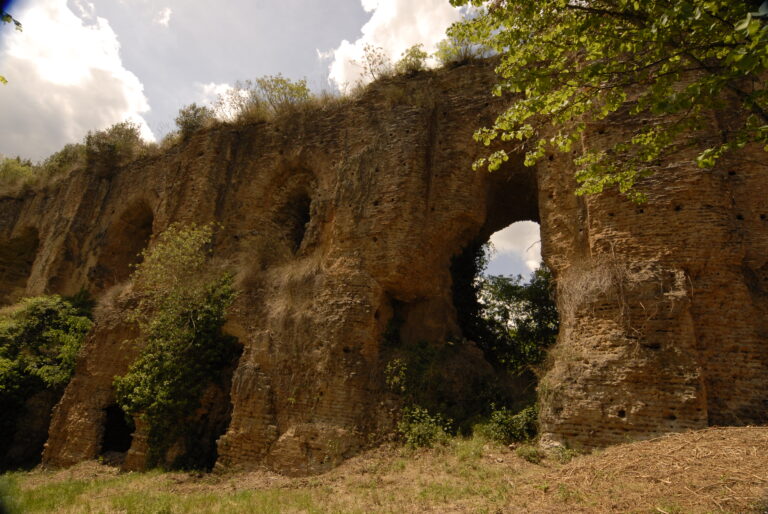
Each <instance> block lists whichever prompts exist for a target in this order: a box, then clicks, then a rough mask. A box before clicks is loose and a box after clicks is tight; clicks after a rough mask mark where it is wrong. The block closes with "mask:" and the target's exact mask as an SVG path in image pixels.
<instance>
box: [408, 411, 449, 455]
mask: <svg viewBox="0 0 768 514" xmlns="http://www.w3.org/2000/svg"><path fill="white" fill-rule="evenodd" d="M450 431H451V421H450V420H446V419H445V418H443V417H442V416H441V415H440V414H434V415H433V414H430V413H429V411H428V410H427V409H424V408H422V407H419V406H413V407H406V408H404V409H403V410H402V413H401V418H400V421H399V422H398V424H397V432H398V434H399V435H400V437H401V438H402V440H403V442H404V443H405V444H406V445H407V446H409V447H411V448H432V447H433V446H435V444H445V443H447V442H448V434H449V433H450Z"/></svg>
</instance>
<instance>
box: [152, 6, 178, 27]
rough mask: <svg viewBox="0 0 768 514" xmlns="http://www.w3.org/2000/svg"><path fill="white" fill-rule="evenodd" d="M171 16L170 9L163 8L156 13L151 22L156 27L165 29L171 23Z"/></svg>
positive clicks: (171, 11)
mask: <svg viewBox="0 0 768 514" xmlns="http://www.w3.org/2000/svg"><path fill="white" fill-rule="evenodd" d="M171 14H173V10H172V9H171V8H170V7H165V8H163V9H160V10H159V11H158V12H157V14H156V15H155V18H154V19H153V20H152V21H154V22H155V23H157V24H158V25H162V26H163V27H167V26H168V24H169V23H171Z"/></svg>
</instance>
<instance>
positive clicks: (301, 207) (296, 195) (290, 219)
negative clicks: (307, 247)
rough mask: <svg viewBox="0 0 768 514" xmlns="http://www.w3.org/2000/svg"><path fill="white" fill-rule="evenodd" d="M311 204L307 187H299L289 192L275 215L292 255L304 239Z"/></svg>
mask: <svg viewBox="0 0 768 514" xmlns="http://www.w3.org/2000/svg"><path fill="white" fill-rule="evenodd" d="M311 204H312V199H311V197H310V196H309V192H308V190H307V188H304V187H299V188H297V189H295V190H293V191H291V192H290V194H289V195H288V198H287V199H286V200H285V201H284V203H283V206H282V207H281V208H280V209H279V210H278V211H277V214H276V216H275V222H276V223H277V224H278V226H279V227H280V232H281V233H282V235H283V238H284V240H285V241H286V243H287V244H288V247H289V248H290V250H291V252H292V253H293V254H294V255H295V254H296V253H298V251H299V250H300V249H301V246H302V243H303V242H304V240H305V237H306V234H307V228H308V226H309V222H310V221H311V214H310V206H311Z"/></svg>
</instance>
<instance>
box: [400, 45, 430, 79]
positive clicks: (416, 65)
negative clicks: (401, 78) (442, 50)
mask: <svg viewBox="0 0 768 514" xmlns="http://www.w3.org/2000/svg"><path fill="white" fill-rule="evenodd" d="M423 46H424V45H421V44H418V45H413V46H412V47H410V48H408V49H407V50H406V51H405V52H403V55H402V56H401V57H400V60H399V61H397V63H396V64H395V73H396V74H398V75H410V74H413V73H416V72H419V71H422V70H424V69H425V68H426V67H427V57H429V54H428V53H427V52H425V51H424V49H423Z"/></svg>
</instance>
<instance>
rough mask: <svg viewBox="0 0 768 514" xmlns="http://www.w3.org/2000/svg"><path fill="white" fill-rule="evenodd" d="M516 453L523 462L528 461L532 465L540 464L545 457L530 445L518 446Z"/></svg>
mask: <svg viewBox="0 0 768 514" xmlns="http://www.w3.org/2000/svg"><path fill="white" fill-rule="evenodd" d="M515 453H516V454H517V456H518V457H520V458H521V459H523V460H527V461H528V462H530V463H531V464H538V463H540V462H541V461H542V460H544V457H545V455H544V452H542V451H541V450H539V449H538V448H536V447H535V446H531V445H529V444H524V445H522V446H518V448H517V449H516V450H515Z"/></svg>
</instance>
